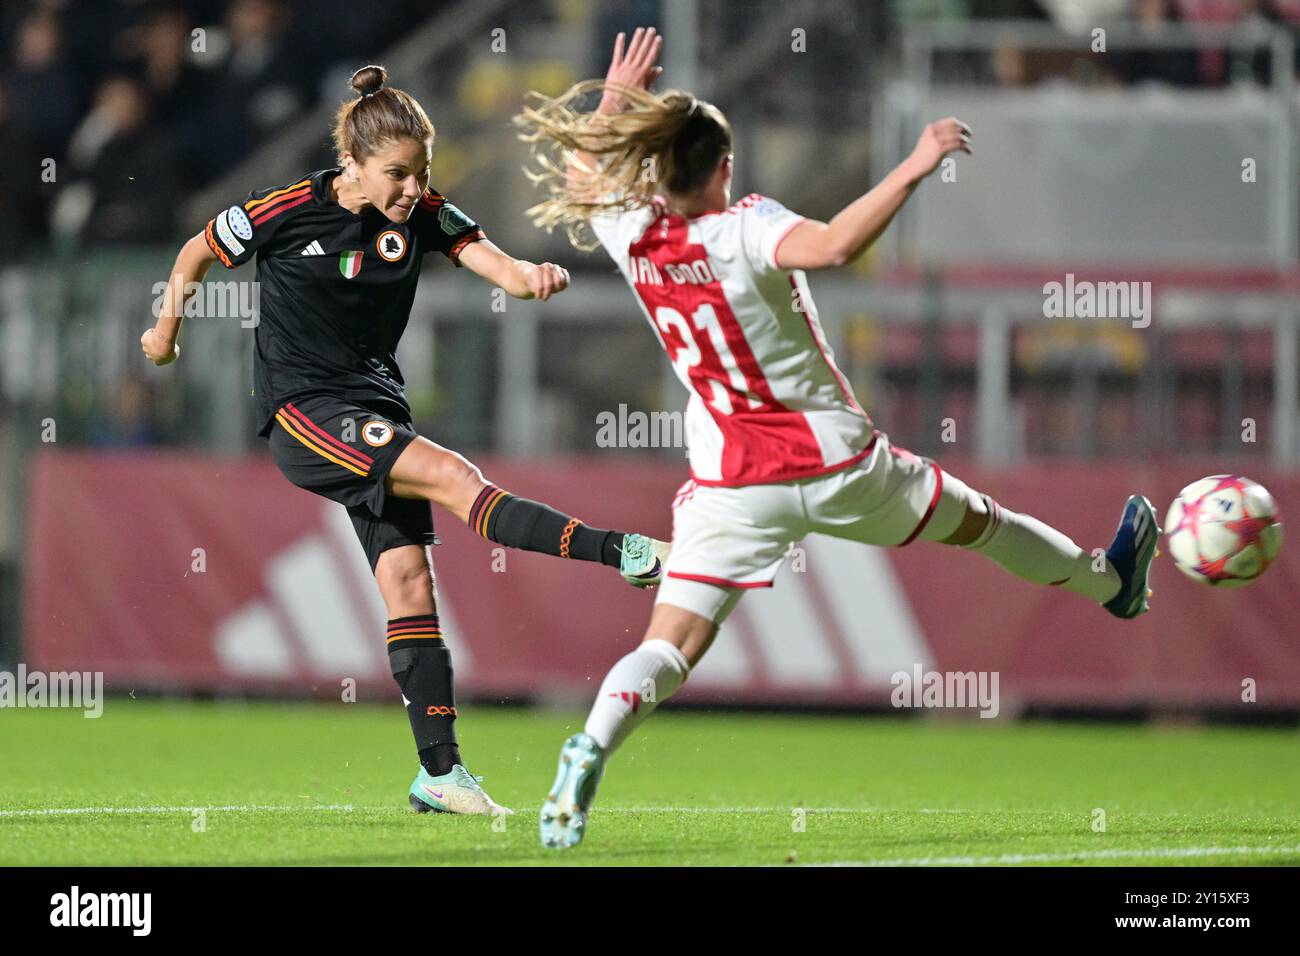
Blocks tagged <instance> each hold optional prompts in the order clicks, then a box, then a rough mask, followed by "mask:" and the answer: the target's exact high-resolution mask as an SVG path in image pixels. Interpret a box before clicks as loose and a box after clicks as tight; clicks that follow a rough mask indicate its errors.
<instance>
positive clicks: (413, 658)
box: [375, 545, 513, 814]
mask: <svg viewBox="0 0 1300 956" xmlns="http://www.w3.org/2000/svg"><path fill="white" fill-rule="evenodd" d="M375 581H376V583H378V585H379V590H380V593H381V594H383V597H384V603H385V605H386V606H387V608H388V661H389V664H390V665H391V666H392V670H393V677H394V679H395V680H396V681H397V686H398V687H400V688H401V690H402V700H403V702H404V703H405V704H406V714H407V717H408V718H409V719H410V721H411V731H412V733H413V734H414V735H415V746H416V749H417V750H418V751H419V755H420V771H419V773H417V774H416V777H415V781H414V782H413V783H412V784H411V789H410V792H409V800H410V803H411V806H412V807H413V808H414V809H416V810H418V811H420V812H422V813H423V812H428V811H437V812H442V813H486V814H490V813H511V812H513V811H511V810H508V809H506V808H505V807H501V806H498V805H497V804H496V803H494V802H493V800H492V798H491V797H489V796H488V795H487V794H486V793H485V792H484V791H483V788H482V787H481V786H479V781H478V779H477V778H476V777H473V776H471V775H470V773H469V771H468V770H466V769H465V765H464V763H463V762H462V760H461V756H460V749H459V747H458V746H457V744H456V697H455V692H454V689H453V687H452V666H451V652H450V651H449V650H448V649H447V645H446V643H445V642H444V641H443V637H442V628H441V626H440V625H439V623H438V609H437V605H436V603H435V600H434V594H433V575H432V572H431V570H430V568H429V561H428V556H427V555H426V553H425V549H424V548H423V547H420V546H419V545H405V546H402V547H397V548H389V549H388V550H386V551H384V552H383V553H382V554H380V556H379V561H378V563H377V564H376V565H375Z"/></svg>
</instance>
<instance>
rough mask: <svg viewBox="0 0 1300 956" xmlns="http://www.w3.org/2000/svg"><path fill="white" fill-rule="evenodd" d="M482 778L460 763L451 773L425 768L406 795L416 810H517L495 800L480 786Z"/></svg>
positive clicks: (453, 811) (490, 811)
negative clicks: (435, 775) (435, 772)
mask: <svg viewBox="0 0 1300 956" xmlns="http://www.w3.org/2000/svg"><path fill="white" fill-rule="evenodd" d="M482 779H483V778H482V777H475V776H473V775H472V774H471V773H470V772H469V771H468V770H466V769H465V768H464V767H463V766H461V765H460V764H456V765H455V766H453V767H452V768H451V773H445V774H443V775H442V776H441V777H434V776H431V775H430V774H429V771H427V770H425V769H424V767H421V768H420V772H419V773H417V774H416V775H415V780H414V781H413V782H412V783H411V789H410V791H409V793H408V795H407V798H408V799H409V800H410V801H411V808H412V809H413V810H415V811H416V812H417V813H480V814H489V815H493V814H512V813H514V812H515V811H513V810H511V809H509V808H508V807H503V806H501V805H500V804H498V803H496V802H495V801H494V800H493V799H492V798H491V797H489V796H488V795H487V793H485V792H484V790H483V788H482V787H481V786H479V782H480V781H481V780H482Z"/></svg>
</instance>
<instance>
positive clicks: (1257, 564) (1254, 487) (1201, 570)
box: [1165, 475, 1282, 588]
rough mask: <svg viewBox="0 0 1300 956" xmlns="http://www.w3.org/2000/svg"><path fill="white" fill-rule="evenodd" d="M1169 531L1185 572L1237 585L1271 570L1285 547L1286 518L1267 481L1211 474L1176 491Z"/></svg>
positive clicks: (1199, 578)
mask: <svg viewBox="0 0 1300 956" xmlns="http://www.w3.org/2000/svg"><path fill="white" fill-rule="evenodd" d="M1165 536H1166V537H1165V544H1166V547H1167V548H1168V549H1169V553H1170V554H1171V555H1172V556H1173V559H1174V563H1175V564H1176V565H1177V566H1178V570H1179V571H1182V572H1183V574H1185V575H1187V576H1188V577H1189V578H1191V579H1192V580H1193V581H1198V582H1200V583H1201V584H1208V585H1213V586H1215V587H1223V588H1235V587H1241V586H1242V585H1243V584H1249V583H1250V582H1251V581H1254V580H1255V579H1256V578H1258V577H1259V576H1260V575H1261V574H1263V573H1264V572H1265V571H1267V570H1268V566H1269V565H1270V564H1271V563H1272V562H1273V559H1274V558H1276V557H1277V554H1278V551H1280V550H1281V548H1282V521H1281V519H1280V518H1279V516H1278V513H1277V505H1276V504H1275V503H1274V502H1273V496H1272V495H1270V494H1269V493H1268V490H1267V489H1266V488H1265V487H1264V486H1263V485H1261V484H1259V483H1257V482H1254V481H1251V480H1250V479H1249V478H1242V477H1241V476H1240V475H1211V476H1210V477H1208V478H1202V479H1201V480H1200V481H1194V482H1192V483H1191V484H1190V485H1188V486H1187V487H1186V488H1184V489H1183V490H1182V491H1180V492H1179V493H1178V497H1177V498H1175V499H1174V502H1173V504H1171V505H1170V506H1169V514H1168V516H1167V517H1166V518H1165Z"/></svg>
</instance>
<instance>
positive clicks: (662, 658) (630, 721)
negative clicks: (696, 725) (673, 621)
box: [586, 639, 691, 754]
mask: <svg viewBox="0 0 1300 956" xmlns="http://www.w3.org/2000/svg"><path fill="white" fill-rule="evenodd" d="M690 670H691V667H690V664H688V663H687V662H686V656H685V655H684V654H683V653H682V652H681V651H680V650H678V649H677V648H676V647H674V646H673V645H672V644H670V643H668V642H667V641H663V640H657V639H656V640H650V641H645V642H644V643H643V644H642V645H641V646H640V647H638V648H637V649H636V650H634V651H633V652H632V653H631V654H628V655H627V656H626V657H624V658H623V659H622V660H620V661H619V662H618V663H617V664H615V665H614V666H613V667H612V668H611V669H610V672H609V673H608V674H606V675H605V680H604V681H603V682H602V683H601V685H600V693H599V694H597V696H596V703H595V704H593V705H592V708H591V713H590V714H588V715H587V727H586V731H587V733H588V734H590V735H591V736H592V737H594V738H595V739H596V743H598V744H600V746H601V748H602V749H603V750H604V751H605V753H606V754H611V753H613V752H614V751H615V750H617V749H618V747H619V745H620V744H622V743H623V741H624V740H626V739H627V738H628V735H629V734H631V733H632V731H634V730H636V728H637V727H638V726H639V725H640V723H641V721H643V720H645V719H646V718H647V717H649V716H650V713H651V711H653V710H654V709H655V707H657V706H658V705H659V704H661V703H663V702H664V701H665V700H667V699H668V698H669V697H671V696H672V695H673V694H674V693H675V692H676V691H677V688H679V687H681V686H682V682H683V681H685V680H686V675H687V674H689V673H690Z"/></svg>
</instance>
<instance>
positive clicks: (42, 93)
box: [0, 0, 440, 261]
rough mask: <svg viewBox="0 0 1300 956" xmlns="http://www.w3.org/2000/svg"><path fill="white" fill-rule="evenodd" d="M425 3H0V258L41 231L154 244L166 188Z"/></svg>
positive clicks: (396, 28)
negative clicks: (1, 156)
mask: <svg viewBox="0 0 1300 956" xmlns="http://www.w3.org/2000/svg"><path fill="white" fill-rule="evenodd" d="M439 6H440V4H439V3H438V2H437V0H435V2H432V3H430V2H417V0H387V2H385V3H382V4H375V5H370V6H367V7H366V8H365V9H364V15H363V16H362V15H358V5H357V4H356V3H354V2H350V0H315V2H312V3H286V2H283V0H187V2H185V3H165V2H164V3H157V2H146V0H75V2H74V0H26V2H6V3H5V4H4V6H3V8H0V47H2V48H3V50H4V59H3V62H4V64H5V66H4V69H3V73H2V74H0V143H2V144H3V146H4V152H5V157H6V162H5V163H4V166H3V170H4V171H3V175H4V177H5V180H6V181H5V182H4V183H3V186H0V204H2V206H0V252H2V253H3V255H4V257H5V259H6V260H9V261H12V260H13V259H14V258H17V257H21V255H22V253H23V252H24V250H26V249H30V248H32V247H33V245H36V246H39V245H40V244H42V243H44V242H45V241H46V240H48V239H50V238H51V237H63V238H68V239H75V240H79V241H81V242H84V243H86V244H90V245H97V244H111V243H152V242H166V241H170V240H171V239H172V238H173V237H174V236H175V233H176V228H177V223H176V221H175V216H174V210H175V209H176V208H177V206H178V203H179V200H180V197H182V196H183V195H185V194H186V193H188V192H190V191H191V190H193V189H194V188H195V187H196V186H198V185H200V184H202V183H203V182H206V181H208V180H210V179H211V178H212V177H213V176H215V175H217V174H219V173H220V171H221V170H222V169H224V168H225V167H227V166H228V165H229V164H231V163H233V162H235V161H237V160H238V159H240V158H242V157H243V156H245V155H246V154H247V153H248V151H249V150H250V148H251V147H252V146H253V145H254V144H255V143H257V142H258V141H259V140H260V139H262V138H264V137H266V136H267V135H269V134H270V133H272V132H273V131H275V130H276V129H277V128H278V127H279V126H281V125H282V124H283V123H284V122H285V121H286V120H287V119H289V118H290V117H292V116H293V115H294V114H295V113H297V112H299V111H300V110H302V109H303V108H305V107H307V106H310V105H311V104H313V103H314V102H316V101H317V100H318V99H319V98H320V97H321V96H322V89H321V85H322V78H327V79H335V78H336V74H337V72H338V71H339V70H342V69H345V68H347V69H353V68H355V67H354V66H351V64H354V63H356V62H357V61H358V58H359V57H366V56H371V57H376V58H377V57H378V56H379V55H380V54H381V53H382V52H383V50H384V49H386V48H387V47H388V46H389V45H390V44H391V43H392V42H393V41H394V40H395V39H396V38H397V37H398V36H399V35H400V34H401V33H402V31H403V29H404V28H405V27H406V26H407V25H408V24H409V23H410V22H411V21H412V20H414V19H421V18H424V17H427V16H429V15H430V14H431V13H433V12H434V11H436V9H437V8H438V7H439ZM336 67H337V69H335V68H336ZM46 160H53V161H54V164H55V165H54V167H53V171H52V172H50V173H45V175H44V176H42V173H43V172H44V170H45V167H43V166H42V163H44V162H45V161H46ZM51 179H52V180H53V181H50V180H51ZM70 187H71V188H70Z"/></svg>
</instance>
